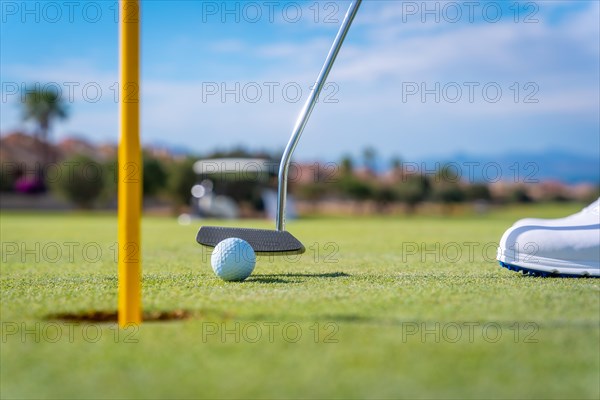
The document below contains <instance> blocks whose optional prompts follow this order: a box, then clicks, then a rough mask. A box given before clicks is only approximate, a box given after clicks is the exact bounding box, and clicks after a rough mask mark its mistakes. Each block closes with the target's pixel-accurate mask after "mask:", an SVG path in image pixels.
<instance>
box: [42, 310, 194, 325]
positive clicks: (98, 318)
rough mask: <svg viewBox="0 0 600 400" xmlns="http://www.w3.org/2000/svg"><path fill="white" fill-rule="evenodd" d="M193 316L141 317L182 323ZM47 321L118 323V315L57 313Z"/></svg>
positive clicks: (178, 312) (181, 313)
mask: <svg viewBox="0 0 600 400" xmlns="http://www.w3.org/2000/svg"><path fill="white" fill-rule="evenodd" d="M192 317H193V314H192V313H191V312H190V311H187V310H175V311H149V312H144V313H143V315H142V321H143V322H164V321H182V320H186V319H190V318H192ZM46 319H47V320H59V321H68V322H89V323H92V322H107V323H110V322H114V323H116V322H118V320H119V314H118V312H117V311H84V312H80V313H59V314H51V315H48V316H47V317H46Z"/></svg>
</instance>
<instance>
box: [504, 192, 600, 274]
mask: <svg viewBox="0 0 600 400" xmlns="http://www.w3.org/2000/svg"><path fill="white" fill-rule="evenodd" d="M496 258H497V259H498V261H499V262H500V265H501V266H503V267H505V268H508V269H509V270H511V271H521V272H523V274H526V275H527V274H529V275H536V276H561V277H591V276H593V277H600V199H598V200H596V201H595V202H594V203H592V204H591V205H590V206H588V207H586V208H584V209H583V210H582V211H580V212H578V213H576V214H573V215H570V216H568V217H565V218H558V219H534V218H526V219H522V220H519V221H517V222H515V224H514V225H513V226H512V227H510V228H509V229H508V230H507V231H506V232H504V235H502V239H500V244H499V247H498V254H497V257H496Z"/></svg>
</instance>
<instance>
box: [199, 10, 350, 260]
mask: <svg viewBox="0 0 600 400" xmlns="http://www.w3.org/2000/svg"><path fill="white" fill-rule="evenodd" d="M361 2H362V0H353V1H352V3H351V4H350V7H349V8H348V11H347V12H346V15H345V16H344V20H343V21H342V25H341V26H340V29H339V31H338V33H337V35H336V37H335V40H334V41H333V44H332V45H331V49H330V50H329V54H328V55H327V58H326V59H325V63H324V64H323V68H322V69H321V72H320V73H319V76H318V77H317V80H316V82H315V85H314V86H313V88H312V90H311V92H310V95H309V96H308V99H307V100H306V103H305V104H304V107H303V108H302V110H301V111H300V115H299V116H298V119H297V120H296V125H295V126H294V130H293V132H292V136H291V137H290V140H289V141H288V144H287V146H286V147H285V151H284V152H283V156H282V157H281V162H280V164H279V175H278V188H277V190H278V192H277V214H276V221H275V230H269V229H249V228H231V227H218V226H203V227H201V228H200V230H199V231H198V235H197V236H196V241H197V242H198V243H200V244H201V245H203V246H207V247H215V246H216V245H217V244H219V243H220V242H221V241H222V240H225V239H228V238H239V239H243V240H245V241H246V242H248V243H249V244H250V246H252V249H253V250H254V252H255V253H257V254H271V255H285V254H301V253H304V250H305V249H304V246H303V245H302V243H301V242H300V241H299V240H298V239H296V238H295V237H294V236H293V235H292V234H291V233H289V232H287V231H286V230H285V208H286V200H287V183H288V182H287V181H288V172H289V168H290V162H291V160H292V153H293V152H294V150H295V149H296V145H297V144H298V141H299V140H300V136H301V135H302V131H304V127H305V126H306V123H307V122H308V118H309V117H310V114H311V113H312V110H313V108H314V107H315V104H316V103H317V99H318V98H319V94H320V93H321V89H323V86H324V85H325V81H326V80H327V76H328V75H329V72H330V71H331V68H332V67H333V63H334V62H335V58H336V57H337V55H338V53H339V51H340V48H341V47H342V43H343V42H344V39H345V38H346V34H347V33H348V30H349V29H350V25H352V21H353V20H354V17H355V16H356V13H357V12H358V8H359V6H360V3H361Z"/></svg>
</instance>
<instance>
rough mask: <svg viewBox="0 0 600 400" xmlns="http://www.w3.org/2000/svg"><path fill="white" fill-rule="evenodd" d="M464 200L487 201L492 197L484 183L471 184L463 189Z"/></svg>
mask: <svg viewBox="0 0 600 400" xmlns="http://www.w3.org/2000/svg"><path fill="white" fill-rule="evenodd" d="M465 198H466V200H469V201H475V200H485V201H489V200H491V199H492V195H491V193H490V189H489V188H488V186H487V185H486V184H485V183H473V184H471V185H469V186H467V187H466V188H465Z"/></svg>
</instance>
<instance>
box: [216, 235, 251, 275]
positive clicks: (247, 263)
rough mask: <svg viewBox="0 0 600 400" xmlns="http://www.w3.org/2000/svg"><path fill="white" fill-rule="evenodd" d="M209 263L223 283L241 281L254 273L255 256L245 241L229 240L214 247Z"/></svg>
mask: <svg viewBox="0 0 600 400" xmlns="http://www.w3.org/2000/svg"><path fill="white" fill-rule="evenodd" d="M210 263H211V265H212V269H213V271H215V274H216V275H217V276H218V277H219V278H221V279H223V280H224V281H243V280H244V279H246V278H247V277H249V276H250V274H251V273H252V271H254V267H255V266H256V254H254V250H253V249H252V246H250V244H248V242H246V241H245V240H242V239H238V238H229V239H225V240H223V241H221V242H220V243H219V244H217V245H216V246H215V248H214V250H213V252H212V255H211V257H210Z"/></svg>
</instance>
